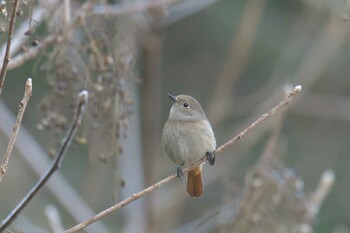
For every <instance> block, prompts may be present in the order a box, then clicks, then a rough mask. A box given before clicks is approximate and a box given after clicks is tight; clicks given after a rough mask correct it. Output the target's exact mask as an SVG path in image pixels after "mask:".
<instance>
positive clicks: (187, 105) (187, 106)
mask: <svg viewBox="0 0 350 233" xmlns="http://www.w3.org/2000/svg"><path fill="white" fill-rule="evenodd" d="M182 106H184V107H185V108H189V107H190V105H189V104H188V103H183V104H182Z"/></svg>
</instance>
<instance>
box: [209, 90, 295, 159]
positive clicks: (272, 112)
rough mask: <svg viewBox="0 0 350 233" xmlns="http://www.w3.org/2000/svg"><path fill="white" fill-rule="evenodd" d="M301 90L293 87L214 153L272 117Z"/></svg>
mask: <svg viewBox="0 0 350 233" xmlns="http://www.w3.org/2000/svg"><path fill="white" fill-rule="evenodd" d="M300 91H301V86H296V87H294V89H293V90H292V91H291V92H290V93H289V95H288V96H286V97H285V98H284V99H283V100H282V101H281V102H280V103H279V104H277V105H276V106H275V107H274V108H273V109H271V110H270V111H269V112H267V113H265V114H263V115H261V117H260V118H259V119H258V120H256V121H255V122H254V123H253V124H251V125H250V126H249V127H248V128H246V129H245V130H243V131H242V132H241V133H240V134H238V135H237V136H235V137H234V138H232V139H231V140H230V141H228V142H226V143H225V144H223V145H222V146H220V147H218V148H217V149H216V150H215V151H214V153H215V154H217V153H220V152H221V151H223V150H224V149H225V148H226V147H228V146H230V145H231V144H233V143H235V142H236V141H238V140H240V139H242V138H243V137H244V136H245V135H246V134H247V133H249V132H250V131H252V130H253V129H254V128H255V127H256V126H258V125H259V124H261V123H263V122H264V121H265V120H266V119H267V118H270V117H272V116H273V115H275V114H276V113H277V112H279V111H281V110H282V109H283V108H284V107H285V106H286V105H288V104H289V103H290V101H291V100H292V97H293V96H295V95H296V94H299V92H300Z"/></svg>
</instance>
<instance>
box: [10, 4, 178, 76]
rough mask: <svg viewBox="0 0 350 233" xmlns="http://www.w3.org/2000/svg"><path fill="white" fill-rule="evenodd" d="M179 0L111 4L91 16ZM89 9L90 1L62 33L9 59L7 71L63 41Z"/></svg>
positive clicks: (49, 37)
mask: <svg viewBox="0 0 350 233" xmlns="http://www.w3.org/2000/svg"><path fill="white" fill-rule="evenodd" d="M179 1H180V0H161V1H152V2H150V3H144V2H135V3H128V4H113V5H97V6H95V7H94V9H93V14H113V15H122V14H132V13H136V12H140V11H145V10H148V9H151V8H154V7H159V6H162V5H164V4H174V3H176V2H179ZM90 7H91V3H90V1H88V2H86V3H85V4H84V5H83V6H82V7H81V10H80V11H79V12H78V13H77V14H76V15H75V17H74V18H72V19H71V20H70V21H69V23H67V24H66V27H65V28H64V29H63V31H62V32H57V33H54V34H51V35H48V36H47V37H46V38H45V39H43V40H41V41H40V44H39V45H38V46H37V47H32V48H30V49H29V50H28V52H25V53H21V54H18V55H17V56H15V57H13V58H12V59H11V62H10V63H9V64H8V69H10V70H11V69H14V68H16V67H18V66H21V65H22V64H24V63H25V62H26V61H29V60H31V59H33V58H35V57H36V56H38V54H39V53H40V52H42V51H43V50H44V49H45V48H47V47H48V46H50V45H51V44H53V43H55V42H60V41H62V40H63V39H64V35H67V34H68V33H69V32H70V31H71V30H72V29H73V28H74V26H76V22H77V21H78V20H80V19H81V18H83V17H85V16H86V13H87V9H89V8H90Z"/></svg>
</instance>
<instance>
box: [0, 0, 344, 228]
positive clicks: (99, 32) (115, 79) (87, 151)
mask: <svg viewBox="0 0 350 233" xmlns="http://www.w3.org/2000/svg"><path fill="white" fill-rule="evenodd" d="M1 4H2V6H3V7H2V15H1V16H0V27H2V28H3V29H4V30H5V32H3V33H1V34H0V43H1V57H0V60H1V61H2V59H3V54H4V51H5V46H6V41H7V36H8V34H7V33H8V23H9V15H10V14H11V11H12V6H13V1H1ZM349 13H350V3H349V1H347V0H335V1H323V0H318V1H316V0H300V1H275V0H270V1H268V0H247V1H243V0H236V1H232V0H187V1H179V0H164V1H141V0H140V1H112V0H111V1H67V0H66V1H54V0H47V1H34V0H26V1H24V0H20V1H19V8H18V11H17V22H16V27H15V33H14V37H13V43H12V47H13V49H12V50H11V59H10V64H9V68H8V72H7V76H6V80H5V85H4V88H3V91H2V95H1V102H0V149H1V150H0V151H1V153H3V152H4V151H5V149H6V146H7V142H8V139H9V135H10V134H11V132H12V127H13V123H14V120H15V115H16V113H17V110H18V105H19V102H20V100H21V99H22V96H23V91H24V85H25V80H26V79H27V78H28V77H31V78H32V79H33V95H32V97H31V99H30V101H29V104H28V107H27V110H26V112H25V116H24V120H23V122H22V126H21V130H20V135H19V137H18V138H17V142H16V146H15V149H14V151H13V153H12V156H11V159H10V163H9V168H8V171H7V173H6V175H5V177H4V179H3V181H2V182H1V183H0V203H1V204H0V219H4V218H5V217H6V216H7V214H8V213H9V212H10V211H11V210H12V209H13V208H14V206H15V205H16V204H17V203H18V202H19V201H20V200H21V199H22V197H23V196H24V195H25V193H26V192H27V191H28V190H29V189H30V187H32V186H33V184H34V183H35V182H36V181H37V180H38V178H39V176H40V175H41V174H43V172H44V171H45V170H46V169H47V168H48V167H49V164H50V161H52V159H53V157H54V155H55V153H56V151H57V150H58V148H59V143H60V141H61V139H62V138H63V136H64V133H65V131H66V129H67V127H68V125H69V124H70V122H71V119H72V116H73V110H74V104H75V103H76V97H77V93H78V92H79V91H80V90H82V89H87V90H89V92H90V100H89V106H88V112H87V113H86V114H85V116H84V122H83V125H82V127H81V128H80V129H79V130H78V133H77V137H76V140H75V142H74V143H73V145H72V146H71V147H70V148H69V150H68V152H67V154H66V157H65V159H64V161H63V164H62V167H61V169H60V170H59V171H58V172H57V173H56V174H55V175H54V176H53V177H52V179H50V181H49V182H48V184H47V185H46V186H45V187H44V188H43V189H42V190H41V191H40V193H39V194H38V195H37V196H36V197H35V198H34V199H33V200H32V201H31V202H30V203H29V205H28V206H27V207H26V208H25V209H24V211H23V212H22V213H21V214H20V216H19V217H18V218H17V220H16V221H15V222H14V223H13V224H12V225H11V227H10V228H9V230H11V232H20V231H23V232H60V230H59V229H60V228H59V227H57V226H56V225H55V223H58V225H60V226H62V228H63V229H68V228H70V227H71V226H73V225H75V224H77V223H79V222H81V221H83V220H86V219H88V218H90V217H91V216H93V215H94V213H98V212H100V211H102V210H104V209H105V208H108V207H110V206H112V205H113V204H114V203H116V202H119V201H120V200H122V199H124V198H126V197H128V196H130V195H132V194H133V193H135V192H138V191H140V190H142V189H143V188H145V187H147V186H149V185H151V184H153V183H155V182H157V181H159V180H161V179H162V178H165V177H166V176H168V175H170V174H173V173H175V171H176V166H175V165H174V164H173V163H172V162H171V161H170V160H169V159H168V158H167V156H166V155H165V153H164V152H163V150H162V148H161V145H160V141H161V132H162V127H163V125H164V123H165V121H166V119H167V117H168V113H169V110H170V107H171V104H172V103H171V101H170V100H169V99H168V98H167V96H166V93H171V94H173V95H177V94H188V95H191V96H194V97H195V98H196V99H197V100H198V101H199V102H200V103H201V105H202V107H203V109H204V111H205V112H206V114H207V117H208V119H209V120H210V122H211V123H212V126H213V129H214V132H215V135H216V138H217V143H218V145H221V144H223V143H224V142H226V141H228V140H229V139H230V138H231V137H233V136H234V135H236V134H238V133H239V132H240V131H242V130H243V129H245V128H246V127H248V126H249V125H250V124H251V123H252V122H253V121H254V120H256V119H257V118H258V117H259V116H260V115H261V114H263V113H265V112H267V111H268V110H269V109H271V108H272V107H273V106H274V105H276V104H277V103H278V102H279V101H281V100H282V99H283V98H284V96H285V95H286V90H290V89H291V88H293V86H295V85H302V88H303V90H302V92H301V93H300V94H299V95H298V96H297V97H296V98H295V99H293V101H292V103H291V104H290V105H289V106H288V109H287V110H286V111H285V112H283V113H280V114H279V116H276V117H273V118H271V119H269V120H267V121H266V122H264V124H262V125H261V126H259V127H258V128H257V129H256V130H254V131H253V132H251V133H250V134H249V135H246V137H244V138H243V139H242V140H240V141H238V142H237V143H235V144H234V145H232V146H230V147H229V148H227V149H226V150H225V151H224V152H223V153H220V154H218V155H217V159H216V164H215V166H213V167H211V166H208V165H207V164H206V165H205V166H204V177H203V180H204V188H205V191H204V197H203V198H200V199H192V198H189V197H188V195H187V193H186V191H185V189H186V187H185V186H186V185H185V184H186V182H181V181H180V180H179V179H177V180H174V181H172V182H170V183H169V184H166V185H164V186H162V187H160V188H159V189H157V190H156V191H154V192H152V193H150V194H149V195H148V196H145V197H142V198H141V199H139V200H137V201H135V202H133V203H132V204H130V205H128V206H125V207H124V208H122V209H121V210H119V211H117V212H115V213H112V214H110V215H109V216H108V217H106V218H104V219H103V220H102V221H99V222H97V223H95V224H93V225H91V226H90V227H88V228H87V229H86V232H101V233H103V232H312V231H313V232H320V233H325V232H336V233H343V232H344V233H345V232H349V227H350V202H349V200H348V199H349V194H350V183H349V180H348V177H349V176H350V169H348V166H349V164H350V158H349V156H348V153H349V151H350V143H349V140H350V136H349V135H350V124H349V121H350V95H349V93H350V79H349V77H348V74H349V72H350V68H349V64H348V61H349V60H350V46H349V43H348V41H349V38H350V37H349V25H350V22H349V15H348V14H349ZM35 52H36V53H35ZM32 53H33V54H34V55H33V56H31V57H30V59H28V58H29V56H27V57H25V56H24V55H25V54H32ZM23 54H24V55H23ZM23 57H24V58H23ZM21 59H22V60H23V62H20V61H21ZM269 143H270V144H269ZM271 144H272V145H273V147H272V148H271V147H268V146H267V145H271ZM264 154H265V155H266V154H271V155H272V156H270V160H269V161H268V162H266V161H265V162H264V160H263V159H262V158H264ZM265 157H266V156H265ZM271 157H272V162H271ZM261 164H263V165H264V166H260V165H261ZM266 164H268V165H267V166H266ZM325 171H328V173H326V174H329V173H331V171H333V172H334V175H335V182H334V186H333V187H332V188H331V190H330V193H329V195H328V196H327V197H326V198H325V199H324V200H323V198H321V200H320V203H319V204H322V205H321V206H320V209H319V213H318V210H317V208H316V209H315V213H314V215H312V216H309V215H308V216H306V215H307V214H305V213H309V212H308V211H309V210H310V208H309V207H310V206H311V207H315V206H313V205H311V204H310V203H313V200H314V199H313V197H314V196H313V194H315V192H314V191H315V190H316V189H317V187H320V186H322V180H321V183H320V184H319V180H320V177H321V176H322V174H324V172H325ZM252 174H253V175H252ZM257 174H258V175H257ZM256 176H259V177H260V176H261V177H263V178H261V179H260V178H259V181H261V180H262V181H263V182H262V183H263V184H266V183H269V182H272V183H269V185H268V186H264V185H263V186H260V185H258V186H259V187H264V188H262V189H259V190H258V191H257V189H250V188H249V187H253V186H250V184H251V182H252V183H254V182H255V181H256V180H255V178H254V177H256ZM252 177H253V178H252ZM291 177H292V179H289V178H291ZM265 179H268V182H267V181H266V180H265ZM252 180H253V181H252ZM290 180H292V181H293V185H291V186H290V185H289V183H288V182H289V181H290ZM254 184H256V182H255V183H254ZM259 184H260V183H259ZM254 187H256V186H254ZM290 189H291V190H292V191H290ZM285 190H287V191H288V192H287V191H286V192H285ZM257 192H258V193H259V194H257ZM262 193H263V194H264V195H266V196H271V197H272V196H273V195H274V194H273V193H278V194H280V196H281V197H282V199H281V200H283V201H282V203H284V204H285V206H281V205H280V204H278V205H277V206H278V211H276V209H274V208H273V205H272V206H271V205H268V203H269V202H268V201H266V199H264V198H263V199H261V197H262ZM271 193H272V194H271ZM285 193H288V194H286V195H287V196H288V197H286V196H284V195H285ZM316 193H317V192H316ZM326 193H327V192H326ZM254 198H256V199H254ZM279 200H280V199H279ZM265 201H266V203H265ZM277 202H278V203H281V202H279V201H277ZM249 203H252V205H251V206H250V205H249ZM262 203H265V205H262ZM256 207H259V208H258V209H256ZM260 207H261V208H260ZM294 207H295V208H294ZM316 207H318V205H316ZM248 209H249V211H248ZM288 211H289V212H288ZM247 213H248V214H247ZM282 218H283V219H282ZM242 219H243V220H242ZM247 225H249V226H250V227H251V228H247V227H246V226H247ZM55 226H56V227H55ZM254 227H258V228H254ZM257 229H259V230H257Z"/></svg>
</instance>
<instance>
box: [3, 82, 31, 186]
mask: <svg viewBox="0 0 350 233" xmlns="http://www.w3.org/2000/svg"><path fill="white" fill-rule="evenodd" d="M31 95H32V79H31V78H28V79H27V82H26V86H25V89H24V96H23V99H22V100H21V103H20V104H19V110H18V114H17V117H16V122H15V125H14V126H13V130H12V134H11V137H10V141H9V143H8V145H7V148H6V151H5V154H4V158H3V159H2V162H1V164H0V182H1V180H2V178H3V177H4V175H5V173H6V170H7V166H8V163H9V160H10V156H11V152H12V149H13V146H14V145H15V142H16V138H17V135H18V131H19V128H20V126H21V122H22V119H23V115H24V112H25V110H26V107H27V104H28V101H29V99H30V96H31Z"/></svg>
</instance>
